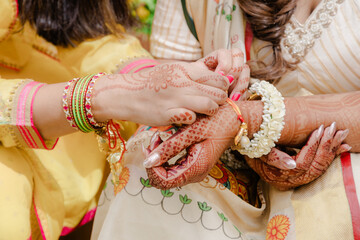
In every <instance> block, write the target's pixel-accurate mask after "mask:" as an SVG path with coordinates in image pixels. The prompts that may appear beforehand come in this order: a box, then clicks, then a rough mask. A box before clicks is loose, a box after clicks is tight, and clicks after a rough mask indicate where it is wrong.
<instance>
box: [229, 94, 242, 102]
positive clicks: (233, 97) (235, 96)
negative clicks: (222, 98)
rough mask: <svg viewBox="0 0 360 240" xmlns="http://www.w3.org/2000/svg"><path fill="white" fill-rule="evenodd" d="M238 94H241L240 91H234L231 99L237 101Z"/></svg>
mask: <svg viewBox="0 0 360 240" xmlns="http://www.w3.org/2000/svg"><path fill="white" fill-rule="evenodd" d="M240 96H241V95H240V93H235V94H234V95H233V96H232V98H231V100H233V101H237V100H239V98H240Z"/></svg>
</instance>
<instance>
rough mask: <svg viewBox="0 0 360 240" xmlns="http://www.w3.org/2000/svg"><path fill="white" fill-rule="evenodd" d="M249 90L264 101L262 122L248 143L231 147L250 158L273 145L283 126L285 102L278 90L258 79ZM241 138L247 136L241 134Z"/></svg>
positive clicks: (259, 154)
mask: <svg viewBox="0 0 360 240" xmlns="http://www.w3.org/2000/svg"><path fill="white" fill-rule="evenodd" d="M249 91H250V92H251V93H256V94H257V95H260V96H261V101H262V102H263V103H264V110H263V116H262V119H263V122H262V123H261V125H260V131H259V132H257V133H254V134H253V139H251V141H250V142H249V144H243V145H237V146H234V147H233V149H236V150H238V151H239V152H240V153H241V154H243V155H247V156H248V157H250V158H259V157H261V156H263V155H266V154H268V153H269V152H270V150H271V148H273V147H275V142H277V141H278V140H279V138H280V136H281V131H282V129H283V128H284V124H285V123H284V116H285V104H284V98H283V97H282V96H281V94H280V92H279V91H278V90H277V89H276V88H275V87H274V86H273V85H272V84H270V83H268V82H266V81H260V82H256V83H254V84H253V85H252V86H251V87H250V89H249ZM243 138H247V137H246V136H243Z"/></svg>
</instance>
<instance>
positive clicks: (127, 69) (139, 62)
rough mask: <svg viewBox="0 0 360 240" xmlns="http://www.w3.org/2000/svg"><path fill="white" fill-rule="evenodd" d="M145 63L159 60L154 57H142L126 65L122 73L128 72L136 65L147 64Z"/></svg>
mask: <svg viewBox="0 0 360 240" xmlns="http://www.w3.org/2000/svg"><path fill="white" fill-rule="evenodd" d="M145 63H154V64H155V63H157V61H155V60H154V59H141V60H138V61H135V62H132V63H130V64H129V65H127V66H125V67H124V68H123V69H122V70H121V71H120V73H121V74H124V73H128V72H129V71H130V70H131V69H133V68H135V67H136V66H139V65H141V64H145Z"/></svg>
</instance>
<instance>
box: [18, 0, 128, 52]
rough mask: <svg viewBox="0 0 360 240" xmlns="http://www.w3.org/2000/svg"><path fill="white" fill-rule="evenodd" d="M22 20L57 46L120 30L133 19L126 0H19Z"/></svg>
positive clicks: (73, 44)
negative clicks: (121, 26) (120, 25)
mask: <svg viewBox="0 0 360 240" xmlns="http://www.w3.org/2000/svg"><path fill="white" fill-rule="evenodd" d="M18 7H19V16H20V20H21V22H22V24H24V23H25V22H29V23H30V24H31V25H32V26H33V27H34V28H35V29H36V31H37V33H38V34H39V35H40V36H41V37H43V38H45V39H46V40H47V41H49V42H51V43H53V44H55V45H59V46H65V47H66V46H69V45H72V46H75V45H76V43H77V42H82V41H84V40H85V39H89V38H95V37H99V36H104V35H108V34H111V33H114V34H116V33H119V32H120V28H119V26H118V24H122V25H123V26H128V25H130V24H131V23H132V18H131V14H130V12H129V9H128V6H127V1H126V0H19V1H18Z"/></svg>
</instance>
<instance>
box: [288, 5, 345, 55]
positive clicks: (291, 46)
mask: <svg viewBox="0 0 360 240" xmlns="http://www.w3.org/2000/svg"><path fill="white" fill-rule="evenodd" d="M343 2H344V0H323V2H321V3H320V4H322V6H319V7H318V9H315V10H314V11H316V12H314V13H313V14H312V15H311V16H310V17H309V18H314V19H312V20H310V21H307V22H306V23H305V24H304V25H302V24H300V23H299V22H298V21H297V20H296V19H294V16H293V17H292V19H291V20H290V22H289V23H288V24H287V26H286V28H285V34H284V37H283V40H282V45H283V46H284V48H285V49H287V50H288V52H289V53H290V55H291V56H292V57H293V58H294V59H295V60H296V61H301V60H302V59H303V58H304V57H305V55H306V54H307V52H308V51H309V50H310V49H311V48H312V47H313V46H314V42H315V39H317V38H320V36H321V33H322V30H323V28H327V27H328V26H329V25H330V23H331V21H332V19H333V17H334V16H335V15H336V13H337V10H338V5H339V4H341V3H343Z"/></svg>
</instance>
